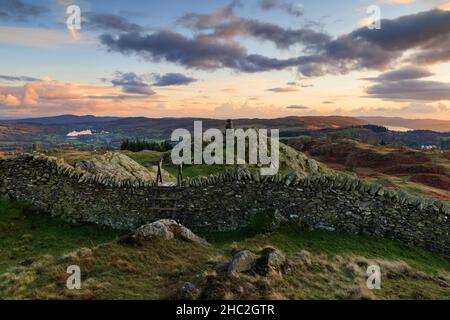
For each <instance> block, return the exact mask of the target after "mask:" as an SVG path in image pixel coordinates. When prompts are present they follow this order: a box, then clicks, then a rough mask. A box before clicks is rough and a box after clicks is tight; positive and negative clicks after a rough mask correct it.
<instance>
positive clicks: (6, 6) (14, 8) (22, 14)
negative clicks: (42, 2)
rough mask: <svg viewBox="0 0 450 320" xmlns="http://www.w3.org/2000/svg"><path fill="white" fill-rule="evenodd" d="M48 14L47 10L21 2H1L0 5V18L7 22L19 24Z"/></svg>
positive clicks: (8, 0) (15, 0)
mask: <svg viewBox="0 0 450 320" xmlns="http://www.w3.org/2000/svg"><path fill="white" fill-rule="evenodd" d="M46 12H48V9H47V8H45V7H42V6H39V5H35V4H30V3H26V2H23V1H21V0H3V1H2V3H1V5H0V17H1V18H2V19H7V20H16V21H21V22H26V21H28V19H29V18H33V17H37V16H39V15H42V14H44V13H46Z"/></svg>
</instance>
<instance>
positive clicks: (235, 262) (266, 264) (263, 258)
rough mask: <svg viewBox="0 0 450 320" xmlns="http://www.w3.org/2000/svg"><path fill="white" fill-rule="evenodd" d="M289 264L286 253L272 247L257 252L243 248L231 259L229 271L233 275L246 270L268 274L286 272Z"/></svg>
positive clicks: (263, 274) (262, 274)
mask: <svg viewBox="0 0 450 320" xmlns="http://www.w3.org/2000/svg"><path fill="white" fill-rule="evenodd" d="M288 265H289V262H288V259H287V258H286V257H285V256H284V254H283V253H281V252H280V251H279V250H277V249H275V248H272V247H266V248H264V249H263V250H261V251H259V252H257V253H254V252H252V251H250V250H241V251H239V252H237V253H236V254H234V256H233V258H232V259H231V262H230V263H229V265H228V273H229V274H230V275H233V276H237V275H238V273H244V272H247V273H253V274H259V275H261V276H268V275H270V274H273V273H280V274H281V273H285V272H286V271H287V270H288Z"/></svg>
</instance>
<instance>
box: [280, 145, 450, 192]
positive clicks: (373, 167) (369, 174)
mask: <svg viewBox="0 0 450 320" xmlns="http://www.w3.org/2000/svg"><path fill="white" fill-rule="evenodd" d="M287 143H288V144H289V145H290V146H291V147H293V148H295V149H297V150H299V151H302V152H305V153H306V154H307V155H309V156H311V157H313V158H315V159H317V160H319V161H321V162H323V163H325V164H327V165H329V166H330V167H332V168H334V169H336V170H343V171H348V172H351V173H354V174H357V175H358V176H359V177H362V178H366V179H368V180H371V181H376V182H378V183H381V184H382V185H384V186H386V187H391V188H394V189H397V190H407V191H408V192H410V193H412V194H422V195H425V196H430V197H433V198H436V199H439V200H444V201H450V192H449V190H450V161H449V160H450V159H449V155H448V154H449V152H448V151H440V150H431V151H423V150H414V149H408V148H404V147H403V148H399V147H394V146H383V145H372V144H367V143H363V142H358V141H355V140H351V139H346V138H340V139H330V138H319V139H311V138H291V139H289V140H288V142H287Z"/></svg>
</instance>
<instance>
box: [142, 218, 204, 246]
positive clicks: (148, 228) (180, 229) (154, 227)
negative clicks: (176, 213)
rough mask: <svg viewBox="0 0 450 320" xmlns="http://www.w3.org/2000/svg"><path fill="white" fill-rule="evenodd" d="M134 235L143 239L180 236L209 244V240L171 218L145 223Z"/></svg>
mask: <svg viewBox="0 0 450 320" xmlns="http://www.w3.org/2000/svg"><path fill="white" fill-rule="evenodd" d="M133 236H134V237H135V238H138V239H141V240H147V239H152V238H159V239H164V240H171V239H173V238H178V239H182V240H185V241H191V242H195V243H199V244H202V245H208V242H207V241H206V240H205V239H203V238H201V237H199V236H197V235H196V234H195V233H193V232H192V231H191V230H189V229H188V228H186V227H185V226H183V225H181V224H179V223H178V222H176V221H175V220H171V219H161V220H158V221H155V222H152V223H148V224H144V225H143V226H140V227H139V228H137V229H136V230H135V231H134V233H133Z"/></svg>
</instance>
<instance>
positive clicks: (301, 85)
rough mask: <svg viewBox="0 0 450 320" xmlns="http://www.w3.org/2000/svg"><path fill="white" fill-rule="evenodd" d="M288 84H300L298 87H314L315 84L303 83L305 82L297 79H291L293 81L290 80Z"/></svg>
mask: <svg viewBox="0 0 450 320" xmlns="http://www.w3.org/2000/svg"><path fill="white" fill-rule="evenodd" d="M286 84H287V85H288V86H298V87H301V88H312V87H314V85H313V84H303V83H300V82H297V81H291V82H288V83H286Z"/></svg>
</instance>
